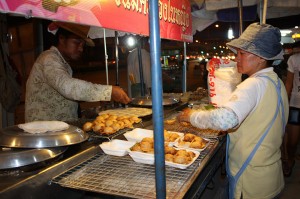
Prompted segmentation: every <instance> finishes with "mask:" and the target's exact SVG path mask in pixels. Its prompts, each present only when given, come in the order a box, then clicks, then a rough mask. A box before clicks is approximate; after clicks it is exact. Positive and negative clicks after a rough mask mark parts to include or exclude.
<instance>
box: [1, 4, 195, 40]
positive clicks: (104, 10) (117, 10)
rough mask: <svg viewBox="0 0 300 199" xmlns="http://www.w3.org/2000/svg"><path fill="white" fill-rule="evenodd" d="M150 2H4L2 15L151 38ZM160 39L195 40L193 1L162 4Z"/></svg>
mask: <svg viewBox="0 0 300 199" xmlns="http://www.w3.org/2000/svg"><path fill="white" fill-rule="evenodd" d="M148 11H149V8H148V1H146V0H111V1H105V0H100V1H99V0H88V1H80V0H68V1H66V0H14V1H12V0H0V12H2V13H13V14H20V15H23V16H26V17H38V18H45V19H50V20H59V21H67V22H73V23H78V24H85V25H90V26H96V27H103V28H107V29H112V30H118V31H123V32H129V33H135V34H139V35H146V36H149V17H148V14H149V13H148ZM159 20H160V37H161V38H164V39H170V40H178V41H187V42H191V41H193V37H192V18H191V6H190V2H189V0H172V1H171V0H160V1H159Z"/></svg>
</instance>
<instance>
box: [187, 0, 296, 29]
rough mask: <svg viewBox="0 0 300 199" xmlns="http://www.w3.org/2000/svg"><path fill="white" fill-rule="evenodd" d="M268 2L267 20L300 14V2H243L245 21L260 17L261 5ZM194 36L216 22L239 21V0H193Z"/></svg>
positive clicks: (290, 0) (287, 0)
mask: <svg viewBox="0 0 300 199" xmlns="http://www.w3.org/2000/svg"><path fill="white" fill-rule="evenodd" d="M264 1H267V14H266V18H267V19H273V18H279V17H286V16H292V15H299V14H300V0H243V1H242V3H243V20H244V21H254V20H255V18H256V16H260V14H259V13H260V9H261V6H260V4H261V3H263V2H264ZM191 7H192V21H193V34H195V33H196V31H202V30H204V29H205V28H207V27H208V26H209V25H211V24H213V23H214V22H216V21H224V22H229V21H231V22H236V21H239V14H238V0H191Z"/></svg>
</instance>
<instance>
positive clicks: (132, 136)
mask: <svg viewBox="0 0 300 199" xmlns="http://www.w3.org/2000/svg"><path fill="white" fill-rule="evenodd" d="M169 133H176V134H178V135H179V138H177V139H176V140H175V141H174V142H169V146H173V145H174V144H175V143H176V142H178V140H179V139H180V138H182V137H183V136H184V133H179V132H173V131H169ZM124 136H125V138H126V139H127V140H128V141H133V142H140V141H142V139H143V138H145V137H151V138H152V137H153V130H149V129H142V128H135V129H133V130H132V131H128V132H126V133H124Z"/></svg>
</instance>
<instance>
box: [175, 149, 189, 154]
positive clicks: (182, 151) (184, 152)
mask: <svg viewBox="0 0 300 199" xmlns="http://www.w3.org/2000/svg"><path fill="white" fill-rule="evenodd" d="M175 155H176V156H188V152H187V151H186V150H184V149H181V150H178V151H177V153H176V154H175Z"/></svg>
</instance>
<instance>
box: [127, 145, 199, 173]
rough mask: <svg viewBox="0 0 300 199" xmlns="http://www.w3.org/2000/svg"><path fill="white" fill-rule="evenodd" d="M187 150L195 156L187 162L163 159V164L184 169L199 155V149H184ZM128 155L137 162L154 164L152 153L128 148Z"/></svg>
mask: <svg viewBox="0 0 300 199" xmlns="http://www.w3.org/2000/svg"><path fill="white" fill-rule="evenodd" d="M186 150H187V151H192V152H194V153H195V157H194V158H193V160H192V161H191V162H190V163H189V164H178V163H174V162H169V161H165V164H166V165H167V166H171V167H175V168H179V169H186V168H187V167H189V166H190V165H192V164H193V163H194V162H195V160H196V159H197V158H198V157H199V155H200V152H199V151H195V150H189V149H186ZM128 152H129V155H130V157H131V158H132V159H133V160H134V161H135V162H138V163H143V164H151V165H153V164H154V154H152V153H143V152H139V151H131V150H130V149H129V150H128Z"/></svg>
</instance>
